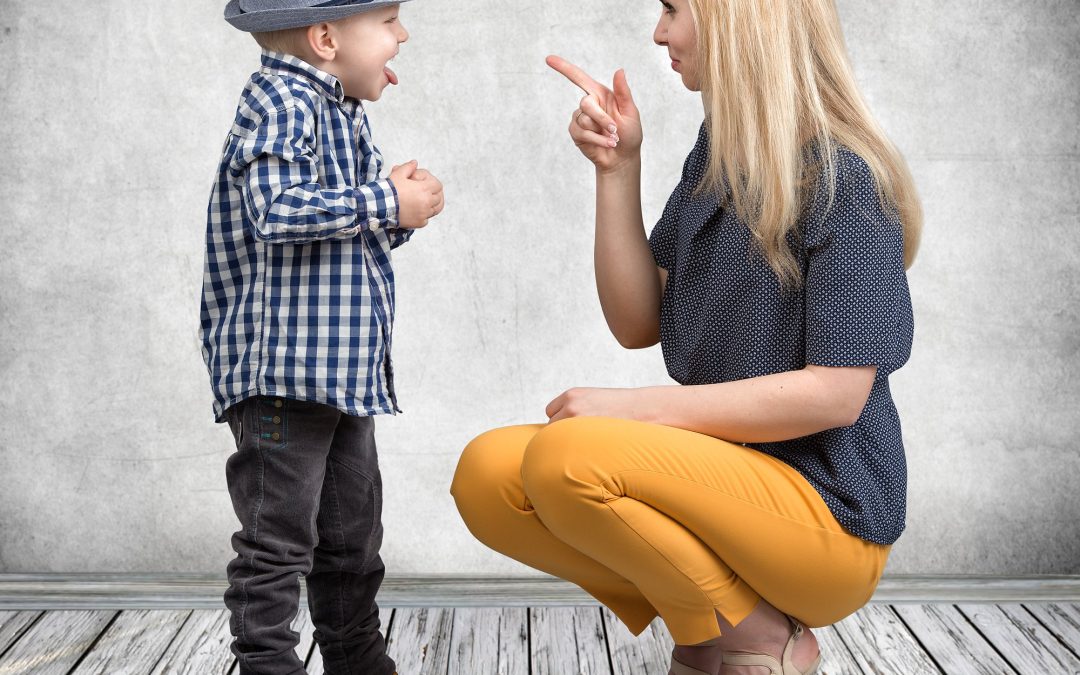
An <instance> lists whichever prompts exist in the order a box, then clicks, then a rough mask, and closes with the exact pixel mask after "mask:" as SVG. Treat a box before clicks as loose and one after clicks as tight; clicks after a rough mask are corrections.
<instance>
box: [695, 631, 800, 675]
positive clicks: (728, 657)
mask: <svg viewBox="0 0 1080 675" xmlns="http://www.w3.org/2000/svg"><path fill="white" fill-rule="evenodd" d="M788 621H790V622H791V625H793V626H794V627H795V630H794V632H792V634H791V637H790V638H788V641H787V644H786V645H784V653H783V657H782V658H783V660H782V661H777V660H776V657H775V656H770V655H768V654H759V653H755V652H739V651H725V652H724V663H726V664H728V665H732V666H764V667H766V668H768V669H769V675H816V673H817V672H818V666H820V665H821V653H820V652H818V655H817V658H816V659H814V662H813V663H811V664H810V666H809V667H808V668H807V669H806V670H799V669H798V668H796V667H795V664H794V663H792V662H791V650H792V649H794V647H795V641H796V640H798V639H799V637H800V636H802V632H803V627H802V624H800V623H799V622H798V621H796V620H795V619H793V618H792V617H790V616H788ZM690 675H693V673H691V674H690Z"/></svg>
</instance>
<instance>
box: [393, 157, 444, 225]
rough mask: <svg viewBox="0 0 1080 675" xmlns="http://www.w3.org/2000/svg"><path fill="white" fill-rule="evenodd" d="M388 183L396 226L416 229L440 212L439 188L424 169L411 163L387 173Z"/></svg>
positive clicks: (441, 191) (441, 192) (434, 179)
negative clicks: (394, 196) (393, 197)
mask: <svg viewBox="0 0 1080 675" xmlns="http://www.w3.org/2000/svg"><path fill="white" fill-rule="evenodd" d="M390 182H391V183H393V184H394V189H395V190H397V196H398V226H399V227H405V228H408V229H416V228H419V227H424V226H425V225H427V223H428V220H429V219H430V218H434V217H435V216H437V215H439V214H440V213H442V210H443V203H444V202H443V186H442V183H440V182H439V179H438V178H436V177H435V176H433V175H431V173H429V172H428V171H426V170H425V169H420V168H417V162H416V160H415V159H414V160H411V161H409V162H406V163H404V164H401V165H399V166H395V167H394V168H392V169H391V170H390Z"/></svg>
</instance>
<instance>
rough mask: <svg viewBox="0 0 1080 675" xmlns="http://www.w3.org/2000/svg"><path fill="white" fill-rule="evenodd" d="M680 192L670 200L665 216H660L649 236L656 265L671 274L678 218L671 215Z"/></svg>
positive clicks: (676, 191)
mask: <svg viewBox="0 0 1080 675" xmlns="http://www.w3.org/2000/svg"><path fill="white" fill-rule="evenodd" d="M678 192H679V190H678V189H676V190H675V192H674V193H672V195H671V197H670V198H669V199H668V204H667V206H665V207H664V214H663V215H662V216H660V220H659V221H657V223H656V226H655V227H653V229H652V232H651V233H650V234H649V249H650V250H651V251H652V254H653V258H655V259H656V264H657V266H659V267H663V268H664V269H666V270H667V271H668V272H670V271H671V270H672V269H673V268H674V267H675V232H676V228H675V226H676V220H677V219H676V218H675V216H674V215H673V214H672V213H671V211H673V210H674V205H673V204H672V202H673V201H674V200H675V196H676V194H678Z"/></svg>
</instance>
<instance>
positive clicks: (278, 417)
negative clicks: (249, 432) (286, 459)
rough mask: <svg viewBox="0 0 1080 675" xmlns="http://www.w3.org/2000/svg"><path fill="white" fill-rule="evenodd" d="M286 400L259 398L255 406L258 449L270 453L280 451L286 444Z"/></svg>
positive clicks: (287, 402) (287, 419) (287, 404)
mask: <svg viewBox="0 0 1080 675" xmlns="http://www.w3.org/2000/svg"><path fill="white" fill-rule="evenodd" d="M289 403H290V401H289V400H288V399H284V398H277V397H273V396H259V397H258V399H257V400H256V405H255V419H254V420H253V422H254V424H255V429H254V431H255V433H256V435H257V436H258V441H259V447H260V448H262V449H263V450H267V451H270V452H273V451H276V450H282V449H284V448H285V446H286V445H287V444H288V439H287V436H288V431H289V414H288V411H289Z"/></svg>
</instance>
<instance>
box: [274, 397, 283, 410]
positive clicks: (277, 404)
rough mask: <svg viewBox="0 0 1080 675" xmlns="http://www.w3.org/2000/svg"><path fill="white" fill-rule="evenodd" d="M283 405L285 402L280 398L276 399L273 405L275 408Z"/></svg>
mask: <svg viewBox="0 0 1080 675" xmlns="http://www.w3.org/2000/svg"><path fill="white" fill-rule="evenodd" d="M283 405H285V404H284V403H282V402H281V399H280V398H279V399H278V400H276V401H274V407H275V408H280V407H281V406H283Z"/></svg>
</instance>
